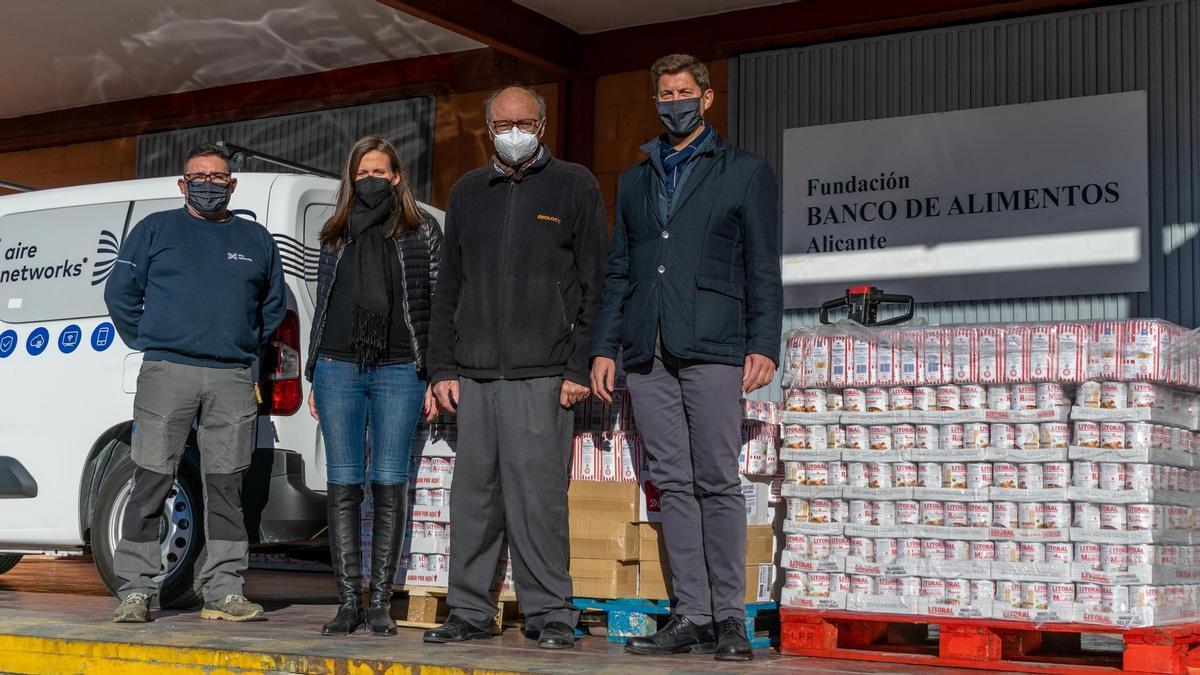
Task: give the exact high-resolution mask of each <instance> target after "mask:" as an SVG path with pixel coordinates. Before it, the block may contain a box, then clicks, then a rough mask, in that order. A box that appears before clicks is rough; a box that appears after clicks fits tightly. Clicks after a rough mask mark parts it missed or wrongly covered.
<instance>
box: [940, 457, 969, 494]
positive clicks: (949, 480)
mask: <svg viewBox="0 0 1200 675" xmlns="http://www.w3.org/2000/svg"><path fill="white" fill-rule="evenodd" d="M942 485H943V486H944V487H948V488H959V489H961V488H965V487H967V465H966V464H963V463H962V462H946V463H945V464H942Z"/></svg>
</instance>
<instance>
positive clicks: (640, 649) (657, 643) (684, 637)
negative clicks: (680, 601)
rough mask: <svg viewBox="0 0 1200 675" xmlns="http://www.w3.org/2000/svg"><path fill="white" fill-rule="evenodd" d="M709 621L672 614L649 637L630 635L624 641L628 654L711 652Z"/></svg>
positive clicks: (713, 644)
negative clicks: (660, 628) (693, 621)
mask: <svg viewBox="0 0 1200 675" xmlns="http://www.w3.org/2000/svg"><path fill="white" fill-rule="evenodd" d="M716 646H717V645H716V639H715V638H714V637H713V629H712V624H711V623H706V624H703V625H701V624H696V623H692V622H691V621H689V620H688V619H686V618H685V617H682V616H673V617H671V620H670V621H668V622H667V625H666V626H663V629H662V630H660V631H658V632H657V633H655V634H654V635H651V636H650V637H631V638H629V640H628V641H626V642H625V651H627V652H629V653H630V654H682V653H683V652H692V653H693V654H711V653H712V652H713V649H715V648H716Z"/></svg>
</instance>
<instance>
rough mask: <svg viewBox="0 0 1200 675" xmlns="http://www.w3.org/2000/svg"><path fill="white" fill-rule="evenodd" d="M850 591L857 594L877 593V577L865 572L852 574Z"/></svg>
mask: <svg viewBox="0 0 1200 675" xmlns="http://www.w3.org/2000/svg"><path fill="white" fill-rule="evenodd" d="M850 592H851V593H853V594H855V595H875V577H869V576H867V575H865V574H852V575H850Z"/></svg>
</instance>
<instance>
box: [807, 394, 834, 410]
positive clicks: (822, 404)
mask: <svg viewBox="0 0 1200 675" xmlns="http://www.w3.org/2000/svg"><path fill="white" fill-rule="evenodd" d="M827 410H829V397H827V396H826V395H825V390H824V389H805V390H804V412H810V413H823V412H825V411H827Z"/></svg>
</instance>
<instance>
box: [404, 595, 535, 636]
mask: <svg viewBox="0 0 1200 675" xmlns="http://www.w3.org/2000/svg"><path fill="white" fill-rule="evenodd" d="M396 590H398V591H403V592H404V595H406V596H407V597H406V598H397V602H399V603H400V610H401V611H400V614H401V616H403V617H404V618H403V619H397V621H396V625H397V626H401V627H403V628H437V627H438V626H440V625H442V621H444V620H445V618H446V616H447V614H448V612H447V611H446V606H445V605H446V590H447V589H445V588H438V587H434V586H401V587H399V588H397V589H396ZM493 595H494V598H495V600H496V608H497V612H496V618H494V619H492V629H493V630H494V631H496V632H497V633H499V632H500V631H501V630H503V629H504V627H505V626H511V625H514V624H515V623H516V621H517V617H518V615H519V612H518V608H517V596H516V595H515V594H513V592H512V591H501V592H499V593H495V594H493ZM393 614H394V612H393Z"/></svg>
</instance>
